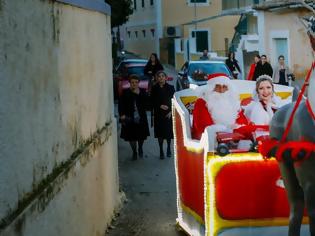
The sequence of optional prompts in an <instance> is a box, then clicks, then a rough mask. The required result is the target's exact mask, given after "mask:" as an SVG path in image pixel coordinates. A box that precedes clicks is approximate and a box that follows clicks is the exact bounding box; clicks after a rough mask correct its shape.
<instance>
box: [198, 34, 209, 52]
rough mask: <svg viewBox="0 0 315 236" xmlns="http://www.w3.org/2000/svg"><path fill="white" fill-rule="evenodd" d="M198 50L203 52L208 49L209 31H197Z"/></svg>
mask: <svg viewBox="0 0 315 236" xmlns="http://www.w3.org/2000/svg"><path fill="white" fill-rule="evenodd" d="M196 50H197V52H202V51H203V50H209V48H208V31H196Z"/></svg>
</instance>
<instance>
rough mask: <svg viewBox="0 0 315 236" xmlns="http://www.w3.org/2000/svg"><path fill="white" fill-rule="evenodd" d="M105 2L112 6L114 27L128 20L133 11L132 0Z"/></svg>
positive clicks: (107, 0)
mask: <svg viewBox="0 0 315 236" xmlns="http://www.w3.org/2000/svg"><path fill="white" fill-rule="evenodd" d="M105 2H106V3H108V4H109V5H110V6H111V8H112V17H111V23H112V28H113V27H117V26H120V25H122V24H124V23H125V22H126V21H128V18H129V15H131V14H132V12H133V8H132V3H133V2H132V0H105Z"/></svg>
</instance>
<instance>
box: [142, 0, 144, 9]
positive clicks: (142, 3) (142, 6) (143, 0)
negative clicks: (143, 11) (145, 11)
mask: <svg viewBox="0 0 315 236" xmlns="http://www.w3.org/2000/svg"><path fill="white" fill-rule="evenodd" d="M142 8H144V0H142Z"/></svg>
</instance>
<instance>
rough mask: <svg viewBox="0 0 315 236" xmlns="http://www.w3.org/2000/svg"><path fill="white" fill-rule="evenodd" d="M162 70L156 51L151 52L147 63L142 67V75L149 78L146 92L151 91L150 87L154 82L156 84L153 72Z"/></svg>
mask: <svg viewBox="0 0 315 236" xmlns="http://www.w3.org/2000/svg"><path fill="white" fill-rule="evenodd" d="M160 70H164V68H163V66H162V64H161V62H160V60H159V58H158V56H157V54H156V53H152V54H151V56H150V58H149V60H148V62H147V64H146V65H145V67H144V75H145V76H147V77H148V78H149V88H148V92H149V94H150V93H151V88H152V86H153V85H154V84H156V81H155V74H156V72H158V71H160Z"/></svg>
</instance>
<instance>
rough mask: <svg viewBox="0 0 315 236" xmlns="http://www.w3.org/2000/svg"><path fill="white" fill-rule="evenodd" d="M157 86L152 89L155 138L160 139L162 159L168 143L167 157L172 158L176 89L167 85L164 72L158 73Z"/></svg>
mask: <svg viewBox="0 0 315 236" xmlns="http://www.w3.org/2000/svg"><path fill="white" fill-rule="evenodd" d="M156 78H157V84H155V85H154V86H153V87H152V91H151V101H152V107H153V116H154V119H153V120H154V136H155V138H157V139H158V142H159V148H160V159H164V150H163V142H164V139H166V141H167V151H166V155H167V157H171V155H172V154H171V139H172V138H173V125H172V97H173V95H174V92H175V90H174V87H173V86H172V85H169V84H168V83H166V79H167V75H166V73H165V72H164V71H158V72H157V73H156Z"/></svg>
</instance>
